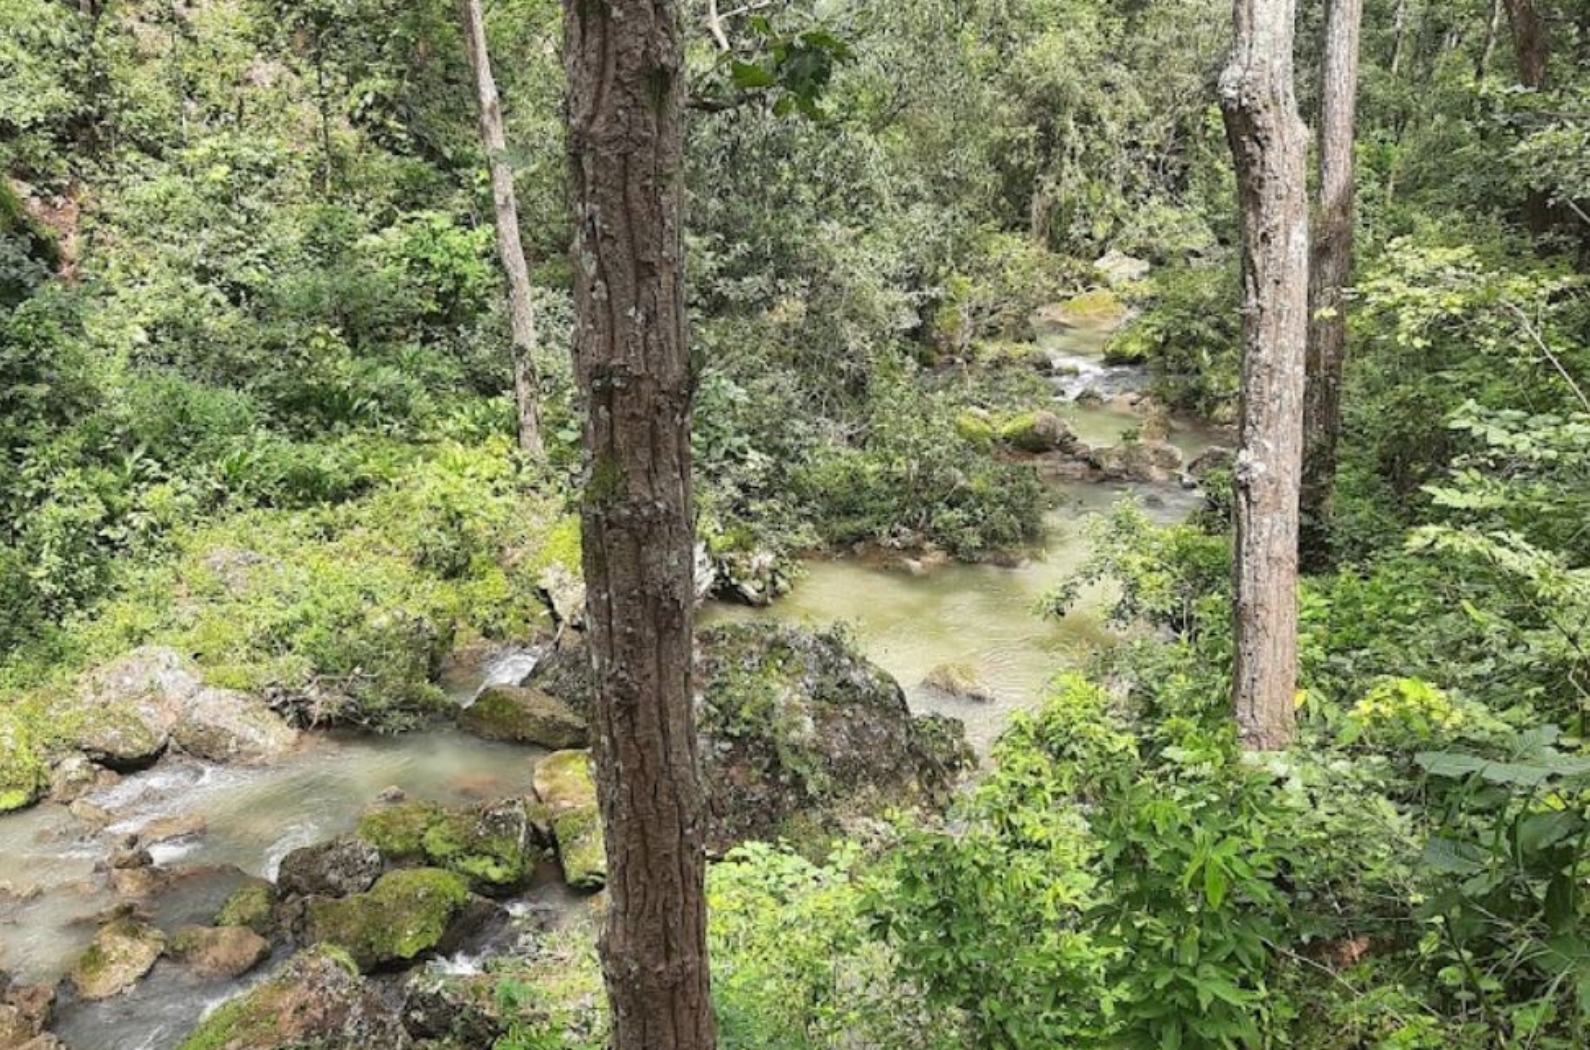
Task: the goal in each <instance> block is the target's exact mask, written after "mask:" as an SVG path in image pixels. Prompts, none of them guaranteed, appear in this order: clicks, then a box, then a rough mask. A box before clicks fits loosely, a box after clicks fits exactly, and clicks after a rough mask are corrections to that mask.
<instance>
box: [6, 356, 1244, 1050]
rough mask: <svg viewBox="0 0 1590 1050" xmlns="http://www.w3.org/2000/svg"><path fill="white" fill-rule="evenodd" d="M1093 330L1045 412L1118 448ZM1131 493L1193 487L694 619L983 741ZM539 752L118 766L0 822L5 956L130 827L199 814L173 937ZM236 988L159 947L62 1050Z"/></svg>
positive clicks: (76, 1019)
mask: <svg viewBox="0 0 1590 1050" xmlns="http://www.w3.org/2000/svg"><path fill="white" fill-rule="evenodd" d="M1106 337H1107V333H1105V332H1102V331H1100V330H1091V331H1090V330H1077V329H1068V330H1059V331H1057V330H1053V329H1051V330H1047V331H1045V332H1043V333H1042V338H1041V340H1040V345H1042V346H1043V347H1044V348H1045V350H1046V351H1047V352H1048V353H1049V354H1050V355H1051V357H1052V358H1053V359H1054V361H1055V362H1056V364H1057V365H1060V366H1062V368H1061V369H1059V371H1061V372H1063V373H1064V374H1063V375H1061V376H1060V377H1059V378H1057V379H1056V380H1055V386H1056V393H1055V396H1056V403H1055V406H1054V410H1055V411H1056V412H1057V413H1059V414H1061V415H1062V416H1064V417H1065V418H1066V419H1067V420H1068V421H1069V422H1070V423H1071V424H1072V426H1073V427H1074V429H1075V430H1076V432H1077V434H1078V435H1079V437H1081V438H1082V440H1084V441H1086V442H1088V443H1089V444H1094V445H1105V444H1113V443H1114V442H1116V441H1118V440H1119V438H1120V435H1121V432H1122V431H1123V430H1125V429H1128V428H1131V427H1134V426H1136V425H1137V423H1138V422H1139V418H1138V416H1136V415H1135V414H1134V413H1133V411H1132V409H1131V407H1130V405H1129V404H1127V403H1126V399H1125V398H1123V397H1120V396H1116V395H1121V394H1123V393H1130V392H1131V391H1133V390H1136V389H1140V388H1141V387H1142V385H1143V384H1144V382H1145V379H1146V377H1145V376H1144V374H1143V373H1142V371H1141V370H1140V369H1133V368H1130V367H1120V366H1111V365H1107V364H1105V363H1104V362H1103V360H1102V350H1103V345H1104V341H1105V338H1106ZM1090 388H1091V389H1093V390H1096V391H1097V392H1099V393H1100V394H1102V395H1104V398H1103V402H1102V403H1100V404H1091V403H1090V404H1089V405H1088V406H1087V407H1084V406H1082V405H1078V404H1076V403H1075V397H1076V395H1077V394H1078V393H1080V392H1081V391H1082V390H1083V389H1090ZM1173 440H1174V441H1176V442H1177V443H1178V444H1179V445H1180V446H1181V447H1182V448H1183V451H1184V452H1186V453H1188V454H1189V456H1190V455H1193V454H1196V453H1197V452H1198V451H1201V450H1202V449H1203V448H1205V447H1207V446H1208V445H1209V444H1211V443H1213V441H1214V436H1213V434H1212V432H1210V431H1208V430H1206V429H1203V428H1199V427H1196V426H1182V427H1179V428H1178V431H1177V433H1175V434H1174V435H1173ZM1129 494H1135V495H1137V496H1139V497H1140V498H1141V499H1142V501H1143V503H1144V506H1145V507H1146V508H1147V510H1148V512H1149V514H1150V515H1151V517H1153V518H1154V519H1156V520H1158V521H1161V522H1172V521H1176V520H1180V519H1182V518H1185V517H1186V515H1187V514H1188V513H1190V512H1191V511H1192V510H1193V509H1194V508H1195V507H1196V506H1197V505H1198V503H1199V502H1200V500H1201V496H1200V495H1199V494H1198V493H1197V492H1191V491H1185V490H1183V489H1181V488H1180V487H1178V486H1176V485H1159V486H1126V485H1097V484H1071V485H1065V486H1058V487H1057V488H1056V501H1055V506H1054V508H1053V509H1052V511H1051V512H1050V514H1049V515H1048V521H1047V525H1048V531H1047V536H1046V540H1045V543H1044V545H1043V549H1042V550H1041V551H1038V552H1035V553H1034V556H1033V557H1031V558H1029V559H1028V560H1025V561H1023V562H1021V563H1020V564H1018V565H1016V566H1014V567H999V566H995V565H947V566H943V567H934V568H928V567H924V566H922V565H919V564H916V563H913V562H910V561H907V560H905V559H899V558H894V559H884V558H882V557H863V556H856V557H845V558H814V559H812V560H810V561H808V562H807V564H806V566H805V570H806V571H805V573H804V574H803V576H802V578H801V579H800V580H799V581H798V582H797V584H796V586H795V588H794V591H793V592H792V593H791V594H790V595H788V596H787V597H785V598H783V599H781V600H780V601H779V602H778V603H776V604H775V605H774V606H773V607H772V608H769V609H749V608H745V607H739V606H730V605H726V604H722V603H711V604H709V605H708V606H707V607H706V608H705V609H704V610H703V611H702V614H701V622H702V623H703V624H710V623H714V622H724V621H732V620H747V619H757V620H771V621H778V622H784V623H796V624H804V625H810V626H817V627H827V626H830V625H832V624H835V623H844V624H846V625H847V626H848V629H849V630H850V632H851V634H852V637H853V638H854V639H855V641H856V643H857V644H858V646H859V648H860V649H861V651H862V652H863V653H864V654H865V655H867V656H868V657H870V658H871V659H872V660H874V661H875V662H877V663H878V664H879V665H880V666H882V667H883V668H884V669H885V670H887V671H888V672H889V673H890V674H892V675H894V676H895V677H896V678H897V679H898V680H899V681H900V683H901V684H902V686H903V687H904V688H905V690H906V694H907V697H908V699H909V701H910V703H911V706H912V708H913V710H916V711H918V712H926V711H933V712H938V713H942V714H947V715H951V716H953V717H955V718H958V719H961V720H962V721H963V722H964V723H965V724H966V728H967V736H968V739H969V741H970V742H971V743H972V744H973V746H974V747H975V748H976V749H977V751H978V752H979V753H980V754H984V755H986V754H987V752H988V749H989V747H990V745H991V744H992V742H993V740H994V739H995V738H996V737H997V736H998V734H999V732H1000V731H1001V730H1002V729H1003V728H1004V726H1005V725H1006V724H1008V722H1009V720H1010V718H1011V716H1012V715H1013V714H1014V713H1015V712H1017V711H1020V710H1022V709H1024V708H1028V707H1031V706H1032V705H1033V704H1034V703H1035V702H1036V701H1037V700H1038V699H1039V698H1040V696H1041V694H1042V691H1043V688H1044V685H1045V683H1046V682H1047V681H1048V680H1049V679H1050V678H1052V677H1053V676H1054V675H1055V674H1057V673H1059V672H1062V671H1064V670H1067V669H1071V668H1077V667H1080V666H1082V665H1083V664H1084V663H1085V662H1086V661H1087V660H1088V658H1089V657H1090V656H1091V655H1092V654H1093V653H1094V652H1095V651H1096V650H1097V649H1098V648H1099V646H1100V645H1101V644H1103V643H1104V642H1106V641H1107V640H1108V639H1109V632H1108V630H1107V628H1106V626H1105V624H1104V622H1103V619H1102V615H1101V612H1100V610H1101V608H1102V606H1103V604H1104V602H1103V599H1104V595H1102V594H1098V593H1095V594H1094V595H1092V596H1091V600H1089V601H1085V602H1083V603H1081V607H1080V608H1079V609H1078V610H1077V611H1074V612H1073V613H1071V614H1070V615H1069V616H1067V617H1065V618H1064V619H1058V620H1057V619H1052V618H1050V619H1046V618H1043V617H1040V616H1039V615H1037V613H1036V611H1035V610H1036V606H1037V604H1038V602H1039V600H1040V599H1041V598H1042V597H1043V596H1044V595H1045V594H1046V593H1047V592H1048V591H1050V590H1052V589H1053V588H1054V587H1055V586H1056V585H1057V584H1059V583H1060V582H1061V581H1063V580H1064V579H1065V578H1066V577H1067V575H1068V574H1070V573H1071V572H1072V571H1074V570H1075V569H1076V568H1077V567H1078V566H1079V565H1080V564H1081V562H1082V561H1083V560H1084V559H1085V558H1086V557H1087V555H1088V550H1089V546H1088V534H1087V522H1088V520H1089V519H1090V518H1091V517H1093V516H1094V515H1096V514H1098V513H1101V512H1105V511H1107V510H1108V509H1109V508H1110V507H1111V506H1113V505H1114V504H1115V503H1116V502H1117V501H1118V500H1119V499H1121V498H1122V497H1123V496H1126V495H1129ZM533 659H534V656H533V654H530V653H525V652H521V653H509V654H506V655H504V656H501V657H498V658H497V659H496V660H495V661H493V662H491V663H488V664H487V665H486V666H485V667H484V668H483V669H479V670H477V671H476V672H475V673H474V674H473V675H472V676H470V677H465V678H462V679H457V680H453V681H448V682H446V683H444V684H446V685H447V687H448V689H449V692H450V693H451V694H452V695H454V696H455V697H457V698H459V699H466V698H467V697H468V696H470V695H472V694H473V692H474V690H475V689H477V688H478V687H479V686H480V685H481V683H482V678H484V679H485V680H486V681H513V680H517V679H518V678H522V677H523V676H524V674H525V673H527V672H528V670H529V667H530V666H531V664H532V662H533ZM947 664H951V665H961V666H964V667H966V668H969V669H971V670H972V671H973V672H974V673H975V676H976V678H977V680H978V681H979V682H980V683H981V685H982V686H983V687H984V688H985V689H986V691H987V692H988V693H989V694H990V699H988V700H987V701H983V702H976V701H969V700H966V699H960V698H956V697H952V696H949V695H946V694H941V693H939V692H937V691H935V690H934V689H932V688H931V687H929V686H927V685H926V684H925V682H924V679H926V678H927V677H928V675H929V673H930V672H931V671H933V670H934V669H935V668H937V667H940V666H942V665H947ZM539 757H540V755H539V753H538V752H536V751H534V750H528V749H525V748H523V747H516V746H509V745H501V744H492V743H487V742H484V741H481V740H478V739H475V738H473V737H466V736H464V735H461V734H459V733H456V732H453V731H451V730H432V731H427V732H420V733H414V734H410V735H407V736H403V737H397V738H372V737H364V736H351V735H341V734H316V735H313V736H312V737H309V738H308V739H307V743H306V745H305V747H304V749H303V750H302V751H301V752H300V753H298V754H297V755H295V756H294V757H293V758H291V759H289V760H287V761H285V762H282V763H279V764H277V765H274V766H270V767H267V768H231V767H218V766H210V765H205V764H201V763H197V762H190V761H186V760H168V761H165V762H163V763H161V764H160V765H159V766H157V767H156V768H154V769H151V770H148V771H145V772H142V773H138V774H134V775H130V776H128V777H126V778H124V779H122V780H121V781H120V782H119V783H117V784H115V785H114V786H112V787H110V788H107V789H104V790H101V791H99V792H97V793H95V794H93V795H91V796H89V801H90V802H91V803H93V804H94V805H96V806H99V807H101V808H102V809H104V810H106V811H109V812H110V813H112V814H114V817H115V820H114V823H111V824H109V825H108V826H106V827H104V828H102V829H99V830H95V829H93V828H91V827H89V826H88V825H86V824H84V823H83V822H81V821H80V820H78V819H77V818H76V817H74V816H72V815H71V814H70V813H69V812H68V810H67V809H66V808H65V807H63V806H60V805H55V804H49V803H46V804H44V805H41V806H38V807H36V808H34V809H32V810H29V811H26V812H23V813H19V814H14V815H10V816H6V817H3V818H0V968H4V969H6V970H9V971H10V972H11V973H12V974H14V975H15V977H16V978H17V979H18V980H19V981H21V982H24V983H36V982H53V981H55V980H57V979H59V978H60V977H61V975H62V974H63V973H65V972H66V970H67V969H68V968H69V967H70V965H71V963H72V962H73V960H74V959H75V958H76V957H77V956H78V955H79V954H80V953H81V952H82V950H83V948H84V947H85V946H86V945H87V944H88V942H89V941H90V939H91V938H92V937H93V934H94V931H95V929H96V924H97V922H96V920H97V918H98V917H99V916H100V915H102V914H103V913H104V912H106V911H107V910H108V909H110V908H111V907H112V906H113V905H114V903H115V902H114V899H113V897H112V894H111V892H110V890H109V889H108V887H107V886H106V880H105V878H104V876H103V871H102V868H103V864H104V860H105V857H106V855H107V853H108V852H109V850H110V848H111V844H112V843H113V842H114V841H115V840H116V839H117V838H119V837H120V836H122V835H124V834H126V833H130V832H146V831H147V830H148V828H149V826H150V825H151V824H152V823H153V822H156V821H161V822H166V823H167V824H170V823H171V822H172V821H174V820H186V821H190V822H192V825H191V827H189V828H188V829H187V832H188V833H186V834H178V835H175V836H174V837H172V838H170V839H168V840H167V841H164V842H161V843H160V844H158V845H156V846H155V847H153V848H152V849H151V852H152V854H153V855H154V858H155V860H156V862H157V863H158V864H160V865H162V866H163V867H171V868H173V870H175V871H177V872H179V873H180V875H179V876H178V877H176V878H175V880H174V884H173V886H172V888H171V889H170V890H169V891H168V892H165V893H163V894H161V895H159V896H158V897H156V898H155V901H154V903H153V904H152V905H151V911H152V914H153V916H154V919H155V921H156V923H157V924H158V925H160V926H161V927H162V928H163V929H166V930H168V931H169V930H172V929H174V928H175V927H176V926H178V925H181V924H183V923H205V922H209V921H210V920H211V919H212V918H213V916H214V914H215V911H216V910H217V908H218V907H219V906H220V904H221V903H222V902H223V901H224V900H225V898H226V896H227V895H228V894H229V893H230V892H231V891H232V890H233V889H235V888H236V887H237V886H238V885H239V884H240V883H241V882H242V880H243V879H244V878H246V877H250V876H264V877H267V878H269V877H272V876H274V874H275V870H276V866H277V865H278V864H279V863H280V861H281V858H282V857H283V856H285V855H286V854H287V853H288V852H290V851H291V850H293V849H295V848H297V847H299V846H303V845H308V844H310V843H313V842H317V841H320V840H323V839H326V838H330V837H332V836H335V835H338V834H342V833H345V832H347V831H350V830H352V829H353V827H354V826H355V824H356V823H357V821H358V818H359V814H360V812H361V811H362V810H363V809H364V808H365V807H366V806H368V805H369V804H371V803H372V802H374V801H375V800H376V799H377V797H378V796H379V795H380V794H381V793H382V792H383V791H385V790H387V789H388V788H397V789H400V790H401V791H402V792H404V793H405V794H406V795H408V796H409V797H412V798H421V799H431V800H435V801H438V802H467V801H475V800H480V799H485V798H496V797H502V796H509V795H516V794H528V793H529V792H530V789H531V772H532V769H533V766H534V764H535V761H536V760H537V759H538V758H539ZM567 894H568V891H567V890H565V889H563V888H562V887H561V886H559V885H557V884H556V880H555V878H554V877H552V876H551V875H548V876H547V877H546V878H544V879H541V880H538V883H537V884H536V885H535V886H534V887H533V888H532V889H531V891H530V893H529V894H528V896H527V901H528V902H529V903H527V904H521V905H519V907H521V908H524V907H538V906H539V907H541V908H544V909H547V910H554V911H555V910H556V909H558V908H566V907H567V906H568V898H567ZM268 969H269V967H265V968H262V971H260V972H265V971H268ZM253 979H256V980H257V979H259V978H258V977H257V976H256V977H255V978H253ZM238 987H239V984H238V982H236V981H230V982H229V981H202V980H199V979H197V978H194V977H192V976H191V975H190V974H189V973H188V972H187V971H186V970H185V969H184V968H181V967H178V966H176V965H175V964H172V963H170V962H168V961H162V962H161V963H159V964H158V965H157V966H156V968H155V970H154V971H153V973H152V974H151V975H150V976H149V977H148V978H146V979H145V981H144V982H142V983H141V984H140V985H139V986H138V987H137V989H135V991H134V992H133V993H132V994H130V995H127V996H122V997H118V998H115V999H112V1000H109V1001H107V1002H102V1003H72V1002H63V1004H62V1007H61V1009H60V1012H59V1016H58V1020H57V1023H56V1026H55V1030H56V1032H57V1033H58V1034H59V1035H60V1036H61V1038H63V1039H64V1040H65V1041H66V1042H67V1044H68V1045H70V1046H71V1047H73V1048H74V1050H169V1048H171V1047H174V1046H176V1045H177V1043H179V1042H180V1041H181V1039H182V1037H183V1036H184V1035H185V1034H186V1033H187V1032H188V1031H189V1030H190V1029H191V1028H192V1026H193V1025H194V1024H195V1023H196V1022H197V1020H198V1018H199V1017H200V1016H201V1015H202V1013H203V1012H204V1011H205V1010H206V1009H207V1008H209V1007H210V1006H212V1005H213V1004H215V1003H217V1002H220V1001H222V1000H224V999H226V998H228V997H230V996H231V995H234V994H236V992H237V990H238Z"/></svg>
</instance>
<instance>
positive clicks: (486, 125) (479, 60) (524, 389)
mask: <svg viewBox="0 0 1590 1050" xmlns="http://www.w3.org/2000/svg"><path fill="white" fill-rule="evenodd" d="M459 8H460V14H461V16H462V20H463V24H464V44H465V50H466V51H467V52H468V53H469V67H470V69H471V71H472V72H473V73H474V76H475V98H476V102H477V103H478V105H479V109H480V142H481V145H482V147H484V149H485V151H486V162H487V164H488V165H489V166H490V168H491V196H492V210H493V215H494V217H495V221H496V225H497V254H498V256H499V257H500V258H501V259H502V269H503V273H504V275H505V276H506V278H507V281H508V323H509V327H510V329H511V331H512V337H513V400H514V406H515V407H516V409H517V414H518V417H519V447H520V449H522V450H523V451H524V453H525V454H526V455H527V456H529V457H531V458H532V459H541V458H542V456H543V454H544V449H543V447H542V444H541V417H540V409H539V407H538V402H539V399H540V394H541V383H540V377H539V376H538V375H537V374H536V366H535V345H536V320H535V307H534V305H533V302H532V300H531V298H530V267H529V265H528V264H527V263H526V262H525V257H524V244H523V242H522V241H521V239H520V236H519V199H518V196H517V195H516V194H515V192H514V185H513V168H512V167H511V166H510V165H509V164H508V158H507V154H508V141H507V137H506V136H505V135H504V134H503V130H502V99H501V98H500V97H499V96H498V94H497V82H496V80H495V79H494V78H493V77H492V75H491V49H490V48H489V47H488V45H487V43H486V20H485V18H484V17H483V16H482V14H481V5H480V0H460V4H459Z"/></svg>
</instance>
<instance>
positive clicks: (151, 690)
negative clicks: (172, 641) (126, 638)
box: [74, 646, 203, 769]
mask: <svg viewBox="0 0 1590 1050" xmlns="http://www.w3.org/2000/svg"><path fill="white" fill-rule="evenodd" d="M202 688H203V683H202V682H200V681H199V678H198V675H196V674H195V673H194V671H193V668H192V666H191V664H190V663H189V661H188V660H187V659H186V658H185V657H184V656H183V655H182V654H181V653H179V652H177V651H176V650H175V649H168V648H163V647H158V646H149V647H145V648H142V649H136V650H134V651H133V652H130V653H128V654H127V655H126V656H123V657H122V658H121V659H119V660H116V661H114V662H113V663H110V664H108V665H106V666H105V667H102V668H100V669H99V670H97V671H95V672H93V673H91V674H90V675H88V676H87V677H86V678H85V679H84V681H83V684H82V687H81V688H80V690H79V692H78V697H77V701H76V705H75V711H74V714H75V715H76V716H77V718H78V719H79V720H80V722H81V725H82V729H81V731H80V733H79V737H78V744H79V746H80V747H81V749H82V750H83V751H85V752H87V754H88V755H89V756H90V757H91V758H93V759H95V760H96V761H98V762H100V763H102V764H104V765H108V766H110V767H112V768H114V769H127V768H132V769H136V768H139V767H141V766H145V765H148V764H149V763H151V762H153V761H154V760H155V759H157V758H159V757H160V754H161V753H162V752H163V751H165V749H166V745H167V744H168V743H169V742H170V740H171V732H172V730H173V729H175V728H176V726H177V724H178V723H179V722H180V721H181V720H182V716H183V714H184V713H185V712H186V710H187V707H188V704H189V702H190V701H191V700H192V699H193V697H194V696H195V695H197V694H198V692H199V691H200V690H201V689H202Z"/></svg>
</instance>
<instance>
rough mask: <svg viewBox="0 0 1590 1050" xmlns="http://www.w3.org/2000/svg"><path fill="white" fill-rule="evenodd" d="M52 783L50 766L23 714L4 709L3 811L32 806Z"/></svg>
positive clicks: (0, 719) (0, 727)
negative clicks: (42, 755) (42, 754)
mask: <svg viewBox="0 0 1590 1050" xmlns="http://www.w3.org/2000/svg"><path fill="white" fill-rule="evenodd" d="M48 785H49V769H48V767H47V766H45V764H44V760H43V759H42V758H40V756H39V749H38V747H37V745H36V743H35V742H34V740H33V734H31V733H30V732H28V728H27V726H26V725H24V724H23V723H22V720H21V719H20V718H16V717H13V716H12V715H11V714H10V713H9V712H7V711H4V710H0V813H8V812H10V811H11V810H14V809H22V808H24V807H25V806H31V805H32V804H33V803H35V802H37V801H38V800H39V799H40V798H42V797H43V795H44V790H45V788H46V787H48Z"/></svg>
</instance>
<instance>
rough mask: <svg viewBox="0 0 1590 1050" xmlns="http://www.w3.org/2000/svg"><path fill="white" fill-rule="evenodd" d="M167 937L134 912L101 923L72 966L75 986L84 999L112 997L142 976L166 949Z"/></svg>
mask: <svg viewBox="0 0 1590 1050" xmlns="http://www.w3.org/2000/svg"><path fill="white" fill-rule="evenodd" d="M165 946H166V938H165V935H164V934H163V933H161V932H160V931H159V930H157V929H155V928H154V927H153V926H151V925H149V924H148V923H146V922H144V921H143V920H141V919H138V918H136V917H134V916H131V915H124V916H122V917H120V918H116V919H113V920H112V921H111V922H109V923H107V924H106V925H105V926H102V927H100V930H99V932H98V933H96V934H95V935H94V940H93V942H92V943H91V944H90V945H89V946H88V948H87V949H86V950H85V951H84V952H83V954H82V956H81V957H79V958H78V960H77V963H76V965H74V966H73V967H72V972H71V975H70V979H71V982H72V987H73V988H74V989H76V991H77V994H78V995H79V996H80V997H82V998H84V999H109V998H110V997H111V996H113V995H120V994H121V993H122V992H125V991H126V990H127V989H129V988H131V987H132V986H133V985H134V984H137V983H138V981H139V980H141V979H142V978H143V976H144V974H146V973H148V972H149V971H150V969H152V968H153V967H154V965H155V961H156V960H158V959H159V958H160V953H161V952H162V951H164V950H165Z"/></svg>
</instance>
